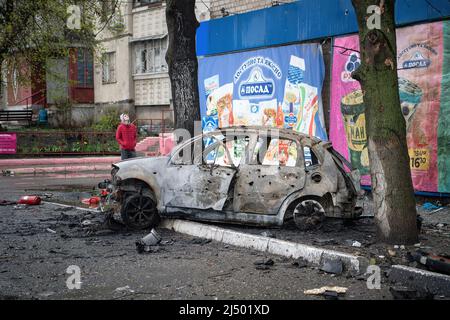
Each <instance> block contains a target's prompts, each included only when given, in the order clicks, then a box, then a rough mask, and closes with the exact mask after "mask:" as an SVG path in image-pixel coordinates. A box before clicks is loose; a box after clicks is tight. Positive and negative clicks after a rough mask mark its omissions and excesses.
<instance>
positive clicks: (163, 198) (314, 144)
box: [112, 127, 362, 229]
mask: <svg viewBox="0 0 450 320" xmlns="http://www.w3.org/2000/svg"><path fill="white" fill-rule="evenodd" d="M345 167H347V170H346V168H345ZM359 178H360V177H359V171H357V170H353V171H352V170H351V166H350V164H349V163H348V162H347V161H346V160H345V159H344V158H343V157H342V156H341V155H340V154H338V153H337V152H336V151H335V150H334V149H333V148H332V146H331V143H329V142H324V141H321V140H319V139H316V138H311V137H309V136H307V135H303V134H299V133H297V132H293V131H290V130H279V129H269V128H262V127H239V128H238V127H236V128H227V129H223V130H217V131H214V132H209V133H205V134H203V135H200V136H197V137H194V138H192V139H190V140H189V141H186V142H184V143H182V144H179V145H178V146H177V147H175V148H174V150H173V151H172V153H171V155H170V156H169V157H157V158H137V159H131V160H126V161H122V162H119V163H116V164H114V165H113V170H112V182H113V186H114V198H115V199H116V201H117V202H118V203H119V204H120V206H119V207H120V211H121V215H122V219H123V220H124V222H125V224H127V225H128V226H129V227H131V228H136V229H141V228H150V227H154V226H156V225H157V224H158V222H159V219H160V217H166V218H186V219H194V220H202V221H214V222H231V223H242V224H252V225H259V226H281V225H283V223H284V222H286V221H289V220H292V219H293V220H294V221H295V223H296V225H297V226H298V227H299V228H300V229H310V228H314V227H316V226H318V225H320V222H321V221H322V220H323V219H324V218H325V217H336V218H355V217H358V216H359V215H360V214H361V211H362V210H361V208H360V207H359V206H358V194H359V193H360V189H359V187H360V185H359Z"/></svg>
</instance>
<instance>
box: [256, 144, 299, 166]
mask: <svg viewBox="0 0 450 320" xmlns="http://www.w3.org/2000/svg"><path fill="white" fill-rule="evenodd" d="M266 139H267V138H264V137H259V138H258V142H257V143H256V147H255V151H254V153H253V162H254V163H256V164H259V165H263V166H281V167H283V166H285V167H295V166H296V164H297V143H296V142H295V141H293V140H289V139H271V140H270V142H268V141H267V142H268V147H267V148H266V145H267V144H265V142H266V141H265V140H266Z"/></svg>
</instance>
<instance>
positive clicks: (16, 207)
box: [13, 204, 29, 210]
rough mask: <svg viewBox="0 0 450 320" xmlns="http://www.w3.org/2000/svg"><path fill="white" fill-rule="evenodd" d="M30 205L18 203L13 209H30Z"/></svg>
mask: <svg viewBox="0 0 450 320" xmlns="http://www.w3.org/2000/svg"><path fill="white" fill-rule="evenodd" d="M28 207H29V206H28V205H27V204H17V205H15V206H14V207H13V209H15V210H22V209H28Z"/></svg>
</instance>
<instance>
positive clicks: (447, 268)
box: [408, 249, 450, 275]
mask: <svg viewBox="0 0 450 320" xmlns="http://www.w3.org/2000/svg"><path fill="white" fill-rule="evenodd" d="M408 258H409V259H410V260H411V261H415V262H417V263H420V264H421V265H423V266H425V267H426V268H427V269H428V270H430V271H434V272H439V273H444V274H448V275H450V257H449V256H441V255H435V254H431V253H428V252H426V251H424V250H421V249H418V250H416V252H413V253H409V254H408Z"/></svg>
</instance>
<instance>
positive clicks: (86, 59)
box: [77, 48, 94, 87]
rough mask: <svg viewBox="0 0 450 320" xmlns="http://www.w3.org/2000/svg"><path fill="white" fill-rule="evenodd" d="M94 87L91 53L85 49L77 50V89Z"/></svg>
mask: <svg viewBox="0 0 450 320" xmlns="http://www.w3.org/2000/svg"><path fill="white" fill-rule="evenodd" d="M93 86H94V65H93V56H92V52H91V51H89V50H86V49H80V48H79V49H78V50H77V87H93Z"/></svg>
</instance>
